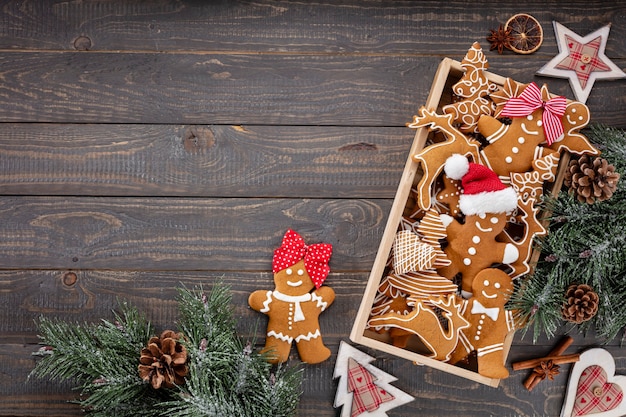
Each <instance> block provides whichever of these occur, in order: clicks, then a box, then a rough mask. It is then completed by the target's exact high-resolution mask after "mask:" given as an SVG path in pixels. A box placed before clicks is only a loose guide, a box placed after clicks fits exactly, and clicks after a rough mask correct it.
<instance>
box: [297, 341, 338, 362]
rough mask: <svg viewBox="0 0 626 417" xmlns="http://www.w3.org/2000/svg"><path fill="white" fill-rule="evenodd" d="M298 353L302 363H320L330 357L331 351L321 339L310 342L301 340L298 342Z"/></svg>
mask: <svg viewBox="0 0 626 417" xmlns="http://www.w3.org/2000/svg"><path fill="white" fill-rule="evenodd" d="M296 346H297V347H298V353H299V354H300V359H302V362H306V363H320V362H323V361H325V360H326V359H328V358H329V357H330V349H328V348H327V347H326V346H325V345H324V342H323V341H322V338H321V337H316V338H315V339H310V340H300V341H299V342H297V345H296Z"/></svg>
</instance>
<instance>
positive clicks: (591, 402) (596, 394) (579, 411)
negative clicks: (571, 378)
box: [573, 365, 624, 416]
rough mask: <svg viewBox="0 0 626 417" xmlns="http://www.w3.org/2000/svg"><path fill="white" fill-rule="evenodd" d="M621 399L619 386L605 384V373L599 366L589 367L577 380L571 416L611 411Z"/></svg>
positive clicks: (622, 395) (622, 393)
mask: <svg viewBox="0 0 626 417" xmlns="http://www.w3.org/2000/svg"><path fill="white" fill-rule="evenodd" d="M623 398H624V392H623V391H622V388H621V386H620V385H618V384H613V383H609V382H607V375H606V371H605V370H604V369H603V368H602V367H601V366H599V365H592V366H589V367H588V368H586V369H585V370H584V371H583V373H582V374H581V376H580V379H579V380H578V387H577V389H576V399H575V402H574V410H573V411H574V413H573V415H574V416H586V415H589V414H596V413H601V412H604V411H609V410H613V409H614V408H616V407H617V406H619V405H620V403H621V402H622V399H623Z"/></svg>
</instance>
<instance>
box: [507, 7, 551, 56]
mask: <svg viewBox="0 0 626 417" xmlns="http://www.w3.org/2000/svg"><path fill="white" fill-rule="evenodd" d="M504 30H505V31H508V32H509V36H510V40H509V46H508V48H509V49H511V50H512V51H513V52H517V53H518V54H532V53H533V52H535V51H536V50H537V49H539V47H540V46H541V43H542V42H543V28H542V27H541V25H540V24H539V21H538V20H537V19H535V18H534V17H532V16H531V15H529V14H526V13H519V14H516V15H514V16H511V18H510V19H509V20H508V21H507V22H506V24H505V25H504Z"/></svg>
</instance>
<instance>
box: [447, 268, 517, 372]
mask: <svg viewBox="0 0 626 417" xmlns="http://www.w3.org/2000/svg"><path fill="white" fill-rule="evenodd" d="M472 292H473V293H474V296H473V297H472V298H470V299H469V300H467V302H466V304H465V305H464V306H463V307H462V311H461V312H462V315H463V317H465V319H466V320H467V321H468V322H469V323H470V326H469V328H464V329H462V330H461V336H460V337H459V344H458V345H457V347H456V349H455V350H454V352H453V353H452V356H451V358H450V363H452V364H454V363H457V362H458V361H460V360H461V359H463V358H465V357H466V356H467V355H468V354H469V353H470V352H472V351H474V350H475V351H476V354H477V361H478V373H479V374H480V375H483V376H486V377H488V378H498V379H500V378H506V377H508V376H509V371H508V370H507V369H506V367H505V366H504V339H505V337H506V335H507V334H508V333H509V332H510V331H511V330H513V329H514V328H515V323H514V320H513V314H512V312H511V311H507V310H505V309H504V305H505V304H506V302H507V301H508V300H509V298H510V296H511V293H512V292H513V281H512V280H511V277H509V276H508V275H507V274H506V272H504V271H502V270H499V269H495V268H487V269H484V270H483V271H481V272H480V273H478V274H477V275H476V278H475V279H474V283H473V285H472Z"/></svg>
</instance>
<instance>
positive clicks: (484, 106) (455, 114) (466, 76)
mask: <svg viewBox="0 0 626 417" xmlns="http://www.w3.org/2000/svg"><path fill="white" fill-rule="evenodd" d="M461 67H462V68H463V70H464V73H463V76H462V77H461V79H460V80H459V81H458V82H457V83H456V84H454V85H453V86H452V91H453V92H454V94H455V95H456V96H457V97H459V98H461V100H460V101H457V102H456V103H453V104H449V105H447V106H444V107H443V112H444V113H446V114H450V115H452V118H453V119H454V121H455V122H456V123H457V124H458V125H459V127H458V128H459V130H460V131H461V132H463V133H470V134H472V133H478V129H477V127H476V124H477V123H478V119H479V118H480V116H481V115H483V114H493V112H494V111H495V104H494V103H493V102H492V101H491V100H489V99H488V95H489V93H491V92H494V91H496V90H497V86H496V84H494V83H492V82H489V79H488V78H487V74H485V71H486V70H487V68H489V63H488V62H487V58H486V57H485V54H484V53H483V50H482V48H481V47H480V44H479V43H478V42H474V43H473V44H472V47H471V48H470V49H469V50H468V51H467V54H466V55H465V57H464V58H463V60H462V61H461Z"/></svg>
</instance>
